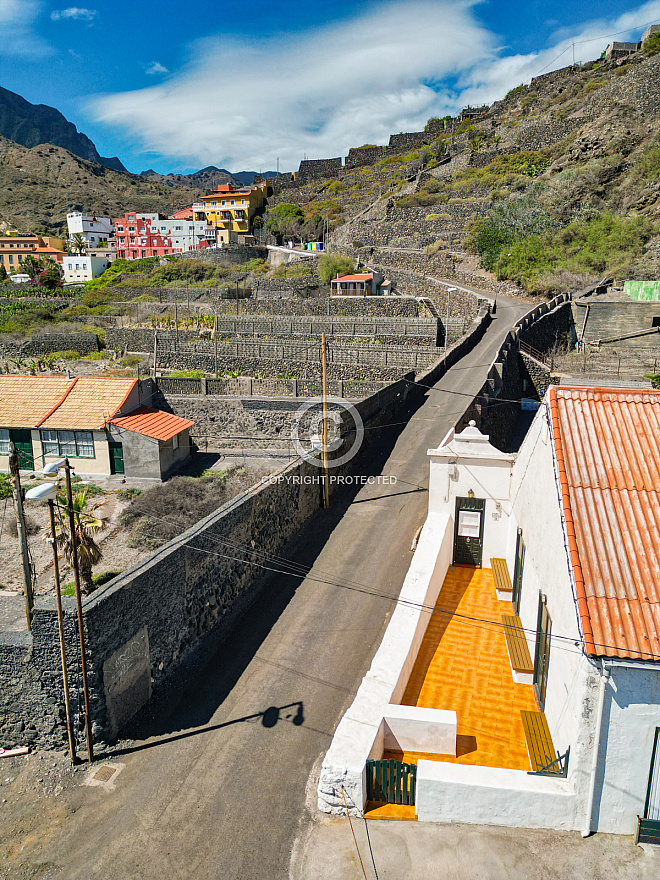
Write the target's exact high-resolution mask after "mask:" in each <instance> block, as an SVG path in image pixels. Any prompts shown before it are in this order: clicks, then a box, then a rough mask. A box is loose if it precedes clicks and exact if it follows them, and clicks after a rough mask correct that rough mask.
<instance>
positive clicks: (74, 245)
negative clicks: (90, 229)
mask: <svg viewBox="0 0 660 880" xmlns="http://www.w3.org/2000/svg"><path fill="white" fill-rule="evenodd" d="M67 245H68V250H69V252H70V253H73V254H80V255H81V256H82V255H84V254H85V253H86V251H87V242H86V241H85V239H84V238H83V237H82V235H81V234H80V233H79V232H76V233H75V235H72V236H71V238H70V239H69V240H68V242H67Z"/></svg>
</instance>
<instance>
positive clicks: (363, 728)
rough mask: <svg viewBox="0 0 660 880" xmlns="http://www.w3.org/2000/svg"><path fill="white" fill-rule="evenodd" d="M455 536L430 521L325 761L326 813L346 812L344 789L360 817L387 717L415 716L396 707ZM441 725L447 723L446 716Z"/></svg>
mask: <svg viewBox="0 0 660 880" xmlns="http://www.w3.org/2000/svg"><path fill="white" fill-rule="evenodd" d="M453 535H454V526H453V520H452V519H451V518H450V517H448V516H445V515H435V516H429V517H428V518H427V520H426V523H425V524H424V527H423V529H422V532H421V534H420V537H419V541H418V544H417V550H416V551H415V554H414V556H413V559H412V562H411V565H410V568H409V570H408V574H407V575H406V579H405V581H404V584H403V587H402V589H401V593H400V596H399V603H398V604H397V606H396V608H395V609H394V611H393V613H392V617H391V619H390V622H389V624H388V627H387V630H386V631H385V635H384V637H383V641H382V642H381V645H380V647H379V648H378V651H377V652H376V655H375V657H374V659H373V662H372V664H371V668H370V669H369V672H368V673H367V675H366V676H365V677H364V678H363V679H362V683H361V684H360V687H359V688H358V692H357V695H356V697H355V700H354V701H353V703H352V704H351V706H350V708H349V709H348V711H347V712H346V714H345V715H344V717H343V718H342V719H341V721H340V722H339V725H338V727H337V730H336V731H335V735H334V737H333V740H332V743H331V745H330V748H329V749H328V752H327V753H326V756H325V758H324V760H323V765H322V767H321V775H320V779H319V785H318V807H319V809H320V810H323V811H324V812H329V813H341V812H343V811H344V809H345V807H344V800H343V798H342V787H343V789H344V793H345V794H346V797H347V800H348V802H349V807H350V809H351V810H352V811H353V812H354V813H355V814H357V815H359V814H360V813H361V811H362V809H363V807H364V803H365V798H366V788H365V783H366V777H365V764H366V761H367V759H368V758H375V759H380V758H381V757H382V755H383V749H384V745H385V723H384V718H385V716H387V715H388V713H389V714H390V716H392V715H393V714H396V713H397V711H398V710H399V709H400V710H401V711H402V713H403V714H409V715H410V716H412V715H413V712H412V711H409V710H412V709H413V707H397V706H396V705H394V706H393V705H391V704H397V703H398V702H399V701H400V699H401V695H402V694H403V691H404V689H405V686H406V683H407V681H408V678H409V676H410V672H411V670H412V667H413V664H414V662H415V658H416V657H417V652H418V650H419V646H420V645H421V642H422V639H423V638H424V633H425V632H426V627H427V625H428V622H429V620H430V617H431V611H430V609H425V608H422V607H420V606H421V605H428V606H430V608H432V607H433V606H434V605H435V602H436V599H437V596H438V593H439V591H440V588H441V587H442V583H443V581H444V579H445V574H446V573H447V568H448V567H449V563H450V560H451V548H452V544H453ZM408 603H411V604H408ZM436 720H443V721H444V720H446V719H445V718H444V717H443V716H442V715H441V716H436ZM443 747H444V743H443Z"/></svg>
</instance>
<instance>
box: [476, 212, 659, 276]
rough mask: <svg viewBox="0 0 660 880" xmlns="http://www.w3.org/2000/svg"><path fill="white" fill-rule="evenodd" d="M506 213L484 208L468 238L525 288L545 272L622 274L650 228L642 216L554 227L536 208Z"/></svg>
mask: <svg viewBox="0 0 660 880" xmlns="http://www.w3.org/2000/svg"><path fill="white" fill-rule="evenodd" d="M519 219H520V222H519V224H518V226H517V227H516V224H515V221H514V220H513V218H512V217H511V216H508V215H507V212H506V206H504V208H503V209H502V210H500V211H499V212H493V211H492V212H489V214H488V215H487V216H486V217H485V218H483V219H482V220H478V221H477V222H476V223H475V224H473V227H472V230H471V235H470V239H469V244H470V245H471V246H472V248H473V249H474V250H475V251H476V252H477V253H478V254H479V255H480V256H481V260H482V263H483V265H484V266H485V267H486V268H488V269H491V270H493V271H495V272H496V273H497V277H498V278H499V279H511V280H513V281H515V282H516V283H517V284H520V285H521V286H523V287H526V288H527V289H528V290H536V289H539V288H540V287H542V283H541V282H542V279H543V277H544V276H546V275H547V274H548V273H551V272H554V271H556V270H559V269H567V270H569V271H571V272H574V273H596V274H599V275H602V274H612V275H614V276H615V277H621V276H622V275H626V274H627V272H628V271H629V268H630V266H631V265H632V263H633V262H634V260H635V259H636V258H638V257H639V256H640V255H641V254H642V253H643V249H644V245H645V244H646V242H647V241H648V240H649V239H650V238H651V236H652V235H654V234H655V232H656V227H655V226H654V224H653V223H652V222H651V221H650V220H648V219H647V218H645V217H639V216H638V217H630V218H622V217H617V216H615V215H613V214H602V215H600V216H597V217H595V218H592V219H586V220H576V221H574V222H572V223H568V224H566V225H564V226H561V227H559V228H557V226H556V224H554V223H552V221H550V219H549V218H547V217H545V218H544V217H543V214H542V212H541V211H540V210H537V211H530V212H529V214H528V215H527V216H524V215H523V214H522V212H521V213H520V214H519Z"/></svg>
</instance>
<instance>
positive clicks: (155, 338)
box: [154, 329, 158, 382]
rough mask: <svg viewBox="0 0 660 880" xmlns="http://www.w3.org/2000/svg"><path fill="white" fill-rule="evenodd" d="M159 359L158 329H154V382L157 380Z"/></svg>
mask: <svg viewBox="0 0 660 880" xmlns="http://www.w3.org/2000/svg"><path fill="white" fill-rule="evenodd" d="M157 359H158V330H156V329H154V382H155V381H156V361H157Z"/></svg>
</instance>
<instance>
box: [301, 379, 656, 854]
mask: <svg viewBox="0 0 660 880" xmlns="http://www.w3.org/2000/svg"><path fill="white" fill-rule="evenodd" d="M659 436H660V392H654V391H646V390H628V389H607V388H554V387H551V388H550V389H549V391H548V394H547V395H546V397H545V399H544V401H543V403H542V405H541V407H540V409H539V410H538V412H537V414H536V416H535V419H534V422H533V424H532V426H531V428H530V430H529V432H528V434H527V436H526V438H525V441H524V443H523V445H522V447H521V449H520V451H519V453H517V454H515V455H514V454H508V453H503V452H501V451H500V450H498V449H496V448H495V447H494V446H492V444H490V442H489V441H488V437H486V436H484V435H483V434H481V432H480V431H479V430H478V429H477V428H476V426H475V424H474V423H473V422H472V423H470V425H469V426H468V427H467V428H465V429H464V430H463V431H461V432H460V433H457V434H455V433H454V432H453V431H452V432H450V434H449V435H448V436H447V437H445V438H444V439H443V440H441V441H440V443H439V445H438V446H437V448H435V449H431V450H429V458H430V481H429V509H428V516H427V519H426V522H425V524H424V527H423V529H422V532H421V535H420V537H419V542H418V545H417V549H416V552H415V554H414V557H413V560H412V563H411V566H410V569H409V572H408V575H407V577H406V580H405V582H404V584H403V587H402V591H401V594H400V597H399V602H398V604H397V606H396V608H395V610H394V612H393V614H392V617H391V620H390V623H389V625H388V628H387V631H386V633H385V636H384V638H383V641H382V644H381V646H380V648H379V649H378V651H377V653H376V655H375V657H374V660H373V663H372V665H371V668H370V670H369V672H368V673H367V675H366V676H365V678H364V679H363V681H362V684H361V686H360V688H359V690H358V693H357V695H356V698H355V700H354V702H353V704H352V706H351V707H350V708H349V710H348V711H347V713H346V714H345V716H344V717H343V719H342V720H341V722H340V724H339V726H338V728H337V731H336V733H335V736H334V739H333V742H332V744H331V746H330V749H329V750H328V752H327V754H326V757H325V759H324V762H323V767H322V770H321V776H320V782H319V787H318V795H319V808H320V809H322V810H325V811H330V812H338V811H340V810H341V809H342V808H343V804H344V801H343V798H344V797H346V798H347V800H348V802H349V803H352V804H353V805H354V808H353V809H354V812H356V813H358V814H359V813H362V812H364V813H365V814H367V815H369V814H375V815H378V814H379V811H380V813H381V814H383V811H384V810H385V811H386V812H385V813H384V815H385V816H388V817H391V818H417V819H419V820H422V821H433V822H459V823H460V822H463V823H477V824H490V825H508V826H520V827H531V828H550V829H562V830H573V831H580V832H581V833H582V835H583V836H587V835H588V834H590V833H591V832H593V831H602V832H608V833H615V834H630V835H633V834H635V835H637V837H638V839H639V840H640V841H641V842H649V843H660V541H659V540H658V539H659V536H660V501H659V500H658V492H657V487H658V486H659V485H660V443H659V442H658V437H659Z"/></svg>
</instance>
